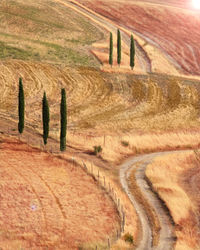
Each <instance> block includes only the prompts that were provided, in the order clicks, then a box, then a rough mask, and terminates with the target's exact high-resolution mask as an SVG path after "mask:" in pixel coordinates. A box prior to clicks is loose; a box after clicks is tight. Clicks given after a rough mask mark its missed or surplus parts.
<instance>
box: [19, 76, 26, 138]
mask: <svg viewBox="0 0 200 250" xmlns="http://www.w3.org/2000/svg"><path fill="white" fill-rule="evenodd" d="M24 106H25V103H24V90H23V83H22V78H21V77H20V78H19V93H18V116H19V122H18V131H19V133H20V134H22V133H23V130H24Z"/></svg>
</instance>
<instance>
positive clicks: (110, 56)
mask: <svg viewBox="0 0 200 250" xmlns="http://www.w3.org/2000/svg"><path fill="white" fill-rule="evenodd" d="M109 64H110V65H111V67H112V65H113V35H112V33H111V32H110V53H109Z"/></svg>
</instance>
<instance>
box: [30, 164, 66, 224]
mask: <svg viewBox="0 0 200 250" xmlns="http://www.w3.org/2000/svg"><path fill="white" fill-rule="evenodd" d="M28 168H29V169H30V170H31V171H32V172H33V173H34V174H35V175H36V176H37V177H38V178H39V179H40V180H41V181H42V183H44V185H45V186H46V188H47V189H48V190H49V192H50V193H51V195H52V196H53V198H54V200H55V202H56V204H57V206H58V208H59V210H60V212H61V214H62V217H63V219H66V218H67V217H66V214H65V211H64V208H63V206H62V204H61V202H60V200H59V198H58V197H57V196H56V195H55V193H54V192H53V190H52V188H51V187H50V185H49V184H48V183H47V182H46V181H45V180H44V178H43V177H42V176H41V175H39V174H38V173H36V171H34V170H33V168H32V167H28ZM63 226H64V225H63Z"/></svg>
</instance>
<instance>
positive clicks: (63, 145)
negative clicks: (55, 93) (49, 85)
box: [60, 89, 67, 151]
mask: <svg viewBox="0 0 200 250" xmlns="http://www.w3.org/2000/svg"><path fill="white" fill-rule="evenodd" d="M60 116H61V117H60V123H61V124H60V150H61V151H65V149H66V130H67V105H66V93H65V89H62V90H61V103H60Z"/></svg>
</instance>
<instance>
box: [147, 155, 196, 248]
mask: <svg viewBox="0 0 200 250" xmlns="http://www.w3.org/2000/svg"><path fill="white" fill-rule="evenodd" d="M146 175H147V177H148V179H149V180H150V181H151V183H152V185H153V188H154V190H155V191H156V192H157V193H158V195H159V196H160V197H161V199H162V200H163V201H164V202H165V204H166V205H167V207H168V208H169V211H170V213H171V215H172V217H173V220H174V222H175V224H176V227H175V230H176V235H177V237H178V241H177V244H176V248H175V249H199V248H200V242H199V233H200V231H199V229H198V225H199V222H198V221H199V211H200V210H199V204H200V197H199V195H198V193H199V184H197V183H198V182H199V163H198V162H197V159H196V156H195V155H194V153H193V152H192V151H190V152H184V153H181V152H180V153H176V154H174V153H173V154H169V155H166V156H162V157H158V158H156V159H155V160H154V162H153V163H152V164H150V165H149V166H148V167H147V170H146ZM197 180H198V181H197ZM194 181H195V183H194Z"/></svg>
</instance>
